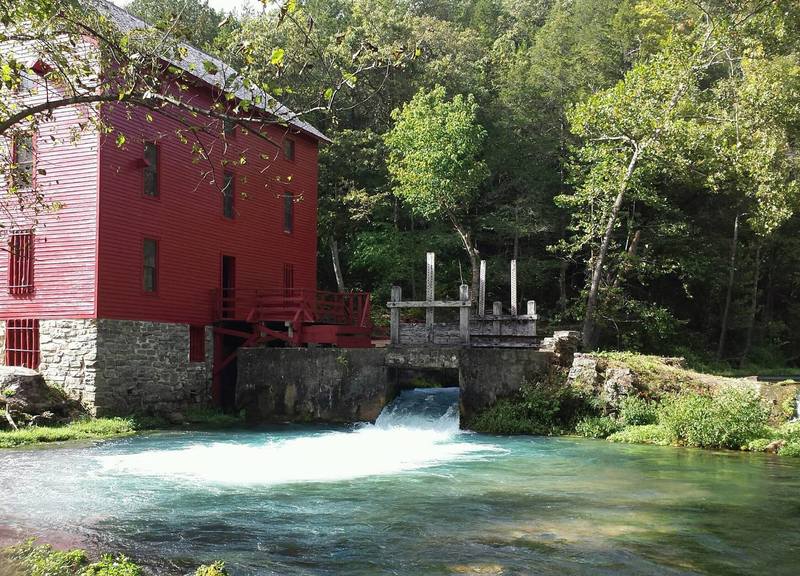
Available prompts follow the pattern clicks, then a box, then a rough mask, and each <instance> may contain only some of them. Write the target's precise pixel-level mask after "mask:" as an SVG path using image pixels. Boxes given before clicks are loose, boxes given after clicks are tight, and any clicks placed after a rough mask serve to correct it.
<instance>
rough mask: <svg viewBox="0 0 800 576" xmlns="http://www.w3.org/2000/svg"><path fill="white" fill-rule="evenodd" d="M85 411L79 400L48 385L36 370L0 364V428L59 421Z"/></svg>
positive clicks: (75, 416) (67, 420)
mask: <svg viewBox="0 0 800 576" xmlns="http://www.w3.org/2000/svg"><path fill="white" fill-rule="evenodd" d="M85 414H86V412H85V409H84V407H83V406H82V405H81V404H80V403H79V402H77V401H75V400H73V399H71V398H69V397H68V396H67V395H66V394H65V393H64V391H63V390H60V389H58V388H53V387H51V386H48V385H47V384H46V383H45V381H44V378H43V377H42V375H41V374H39V373H38V372H37V371H36V370H30V369H28V368H19V367H16V366H0V429H2V428H14V429H16V428H19V427H22V426H33V425H37V424H61V423H66V422H70V421H72V420H75V419H77V418H80V417H81V416H84V415H85Z"/></svg>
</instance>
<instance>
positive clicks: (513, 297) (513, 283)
mask: <svg viewBox="0 0 800 576" xmlns="http://www.w3.org/2000/svg"><path fill="white" fill-rule="evenodd" d="M511 315H512V316H516V315H517V261H516V260H512V261H511Z"/></svg>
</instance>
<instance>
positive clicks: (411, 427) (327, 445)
mask: <svg viewBox="0 0 800 576" xmlns="http://www.w3.org/2000/svg"><path fill="white" fill-rule="evenodd" d="M467 440H469V435H468V434H467V433H462V432H461V431H460V430H459V428H458V389H457V388H456V389H447V388H445V389H417V390H408V391H405V392H403V393H402V394H401V395H400V396H399V397H398V398H397V399H396V400H395V401H394V402H392V403H391V404H390V405H388V406H387V407H386V408H384V410H383V412H381V414H380V416H379V417H378V419H377V420H376V422H375V424H360V425H358V426H357V427H355V428H354V429H353V430H351V431H326V432H312V433H310V434H309V433H305V434H303V435H297V436H293V437H289V438H285V437H280V436H275V435H269V436H267V438H266V439H265V440H259V441H255V442H249V443H241V442H237V443H234V442H214V443H211V444H203V443H199V442H198V443H195V444H192V445H190V446H187V447H183V448H179V449H174V450H156V451H144V452H138V453H133V454H122V455H114V456H101V457H99V458H98V460H99V461H100V463H101V465H102V468H103V471H104V472H105V473H111V474H126V475H136V476H150V477H163V478H166V477H171V478H178V479H186V480H190V481H200V482H204V483H214V484H241V485H256V484H260V485H271V484H287V483H297V482H332V481H341V480H350V479H354V478H363V477H368V476H381V475H390V474H397V473H401V472H407V471H412V470H418V469H422V468H428V467H431V466H436V465H439V464H442V463H445V462H451V461H453V460H457V459H466V458H469V459H474V458H481V457H482V456H486V455H488V454H490V453H496V452H502V451H503V450H502V449H500V448H498V447H496V446H494V445H491V444H485V443H477V442H474V441H473V442H469V441H467Z"/></svg>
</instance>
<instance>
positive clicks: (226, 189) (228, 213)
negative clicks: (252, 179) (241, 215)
mask: <svg viewBox="0 0 800 576" xmlns="http://www.w3.org/2000/svg"><path fill="white" fill-rule="evenodd" d="M235 188H236V183H235V181H234V177H233V174H232V173H230V172H225V182H224V184H223V186H222V215H223V216H225V218H233V201H234V194H235Z"/></svg>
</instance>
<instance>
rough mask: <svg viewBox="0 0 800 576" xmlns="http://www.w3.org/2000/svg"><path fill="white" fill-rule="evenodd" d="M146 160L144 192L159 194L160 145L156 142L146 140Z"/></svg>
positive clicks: (149, 194)
mask: <svg viewBox="0 0 800 576" xmlns="http://www.w3.org/2000/svg"><path fill="white" fill-rule="evenodd" d="M144 161H145V168H144V193H145V195H146V196H158V146H157V145H156V144H155V143H154V142H145V144H144Z"/></svg>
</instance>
